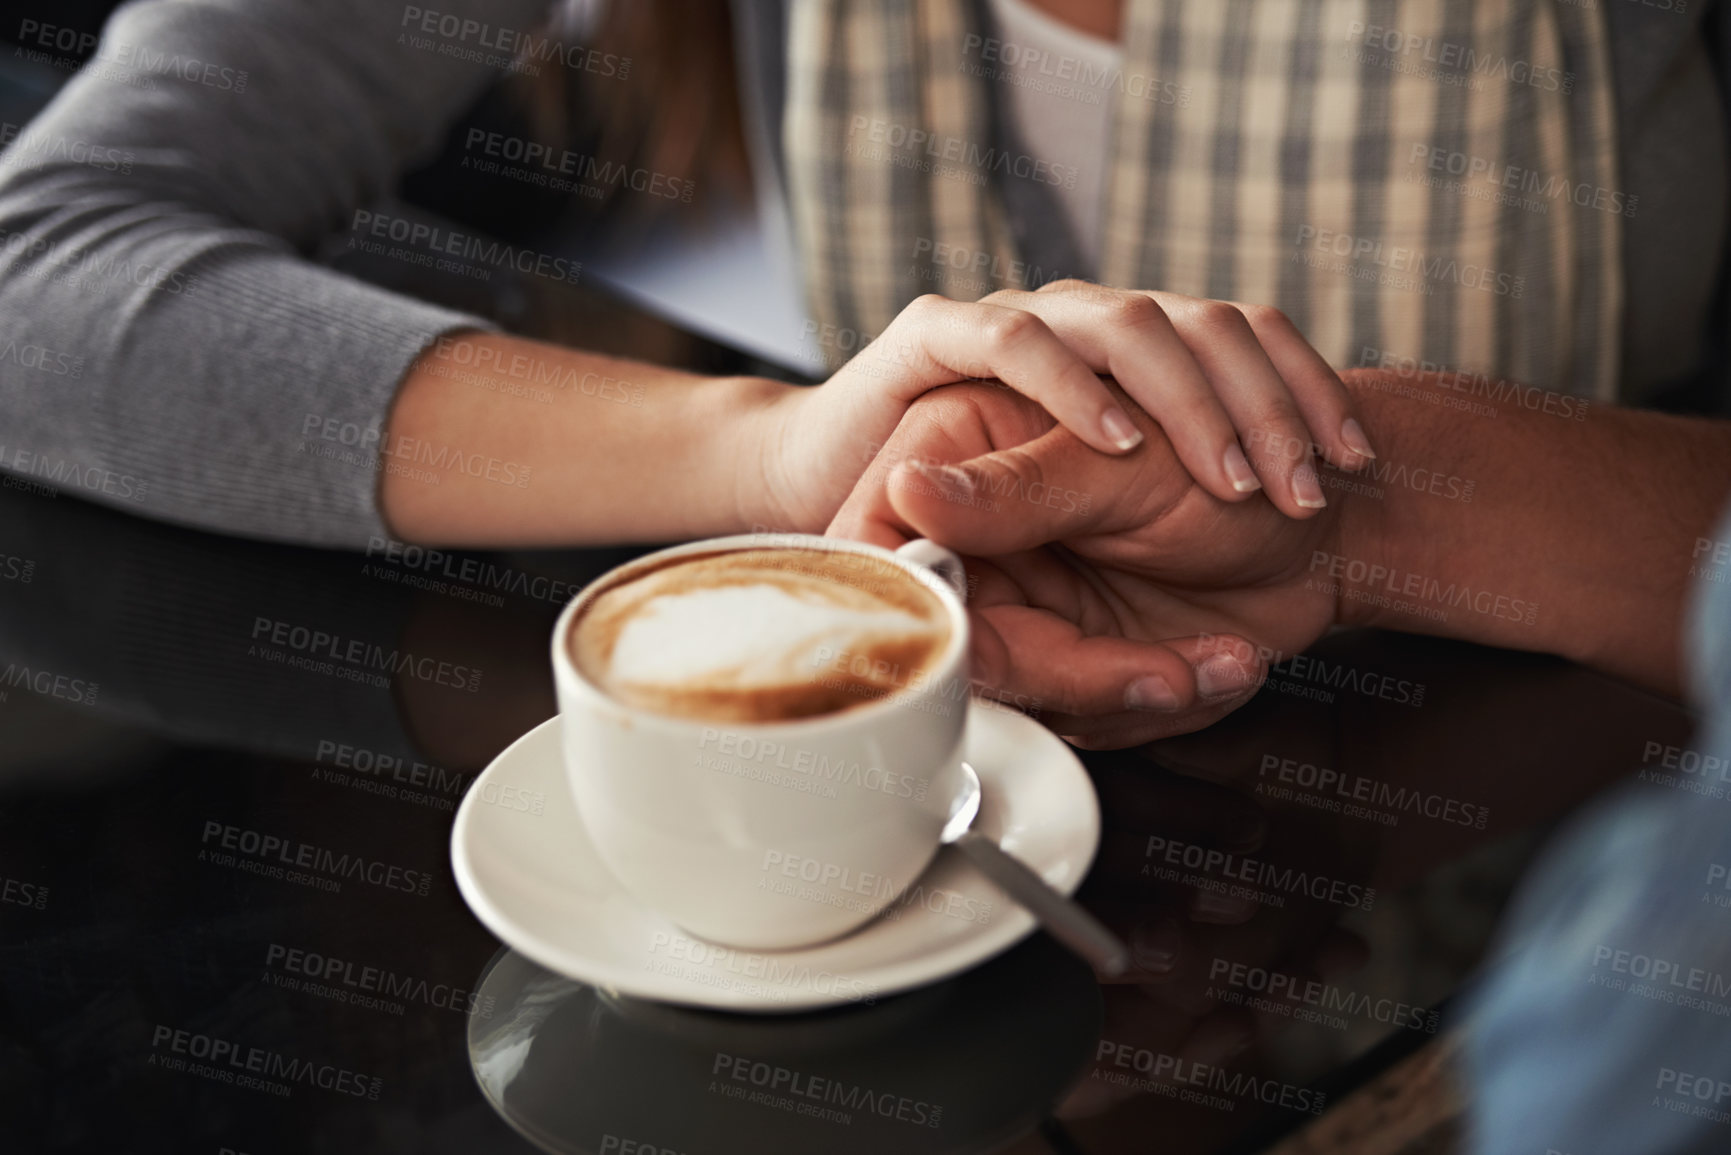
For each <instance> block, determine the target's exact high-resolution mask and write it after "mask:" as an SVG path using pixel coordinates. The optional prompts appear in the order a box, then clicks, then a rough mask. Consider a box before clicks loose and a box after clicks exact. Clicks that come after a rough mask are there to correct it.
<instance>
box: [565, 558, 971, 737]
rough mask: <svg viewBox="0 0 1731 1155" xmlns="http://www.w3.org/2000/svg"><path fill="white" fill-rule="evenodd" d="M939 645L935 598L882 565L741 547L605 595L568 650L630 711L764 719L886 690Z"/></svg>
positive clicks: (675, 565)
mask: <svg viewBox="0 0 1731 1155" xmlns="http://www.w3.org/2000/svg"><path fill="white" fill-rule="evenodd" d="M948 641H949V626H948V622H947V617H946V613H945V610H944V606H943V603H942V602H941V601H939V599H938V598H937V597H936V596H935V595H934V594H932V593H931V591H929V590H927V589H926V588H925V587H924V586H922V585H921V584H920V583H919V582H918V581H916V580H914V579H913V578H911V577H909V576H908V574H907V573H906V572H904V571H903V570H901V569H900V568H898V567H896V566H894V565H891V564H889V563H886V562H884V561H883V560H882V559H879V558H874V557H870V556H868V555H863V554H847V553H825V552H821V551H817V550H741V551H738V552H735V553H725V554H711V555H707V556H703V557H697V558H690V559H683V558H682V559H679V560H678V561H674V562H671V563H669V564H667V565H665V566H662V567H659V568H657V569H654V570H651V571H650V572H648V573H647V574H643V575H639V576H635V577H633V578H631V579H629V580H627V581H624V582H622V583H621V584H620V585H618V586H616V587H615V588H613V589H610V590H607V591H606V592H604V593H603V594H601V596H600V597H598V598H596V599H595V602H594V604H593V605H592V606H590V607H589V608H588V609H587V610H586V611H585V612H584V614H583V615H582V617H581V618H579V619H578V621H577V624H576V626H575V627H574V629H573V633H572V639H571V651H572V658H573V659H574V660H575V661H576V663H577V666H578V668H579V669H581V670H582V671H583V672H584V674H585V675H586V676H587V677H588V678H589V679H590V680H591V681H593V682H594V683H595V684H596V685H598V686H599V687H600V688H601V689H602V690H603V691H604V692H605V693H606V694H607V695H608V696H609V697H612V698H615V699H617V700H618V701H621V702H624V703H626V704H627V705H631V706H637V707H640V708H642V709H646V710H652V711H655V712H657V713H665V714H675V715H679V716H682V717H692V718H702V719H713V720H721V721H773V720H785V719H793V718H803V717H811V716H814V715H820V714H829V713H835V712H838V711H841V710H846V709H849V708H852V707H856V706H861V705H864V704H866V703H868V702H872V701H875V700H877V699H879V698H883V697H886V696H888V695H890V694H893V693H895V692H896V691H897V690H900V689H903V688H905V687H907V686H908V685H910V684H914V683H915V682H916V681H918V680H919V678H920V677H921V676H922V675H923V674H924V673H925V671H926V670H927V669H928V668H929V667H930V666H931V665H932V664H933V663H935V662H936V660H937V659H938V658H939V656H941V655H942V653H943V651H944V647H945V645H946V644H947V643H948ZM840 655H846V656H847V658H848V660H847V661H843V662H838V661H837V660H836V659H837V657H838V656H840Z"/></svg>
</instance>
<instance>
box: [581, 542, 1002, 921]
mask: <svg viewBox="0 0 1731 1155" xmlns="http://www.w3.org/2000/svg"><path fill="white" fill-rule="evenodd" d="M747 549H749V550H761V549H797V550H816V551H823V552H829V553H845V554H849V555H858V556H859V557H860V558H861V561H862V563H863V562H866V561H867V560H868V559H869V560H870V562H871V563H873V564H884V565H890V566H894V567H895V568H897V569H899V570H901V571H903V572H904V573H906V574H907V575H909V576H910V577H912V578H913V579H914V580H915V581H917V582H919V583H920V584H921V585H923V586H924V587H925V588H927V589H928V590H930V591H932V592H933V593H934V594H936V595H937V597H938V598H939V600H940V601H941V602H942V603H943V606H944V609H945V612H946V613H947V615H948V620H949V629H950V636H949V641H948V643H947V645H946V646H945V648H944V650H943V652H942V654H941V655H940V656H939V657H938V658H937V659H936V660H935V661H934V662H932V663H931V664H930V665H929V666H928V667H927V669H926V670H925V673H924V674H923V675H922V676H920V677H918V678H914V679H910V680H909V683H908V684H906V685H904V686H902V687H900V688H898V689H897V690H896V691H895V692H894V693H892V694H890V695H889V696H888V697H884V698H880V699H877V700H876V701H873V702H870V703H868V704H865V705H860V706H855V707H853V708H851V709H847V710H843V711H840V712H838V713H833V714H825V715H822V716H818V717H811V718H801V719H797V720H792V721H777V722H752V723H739V722H719V721H703V720H699V719H692V718H682V717H673V716H669V715H665V714H656V713H651V712H649V711H646V710H642V709H638V708H634V707H632V706H628V705H625V704H624V703H622V702H620V701H618V700H616V699H614V698H610V697H608V696H607V695H606V694H605V693H604V692H603V691H602V690H601V689H600V688H599V687H598V686H596V685H595V684H594V682H592V681H591V680H590V679H588V678H587V677H585V676H584V674H583V672H582V671H581V670H580V669H579V668H578V667H577V664H576V663H575V662H574V661H573V660H572V657H571V652H570V647H569V645H568V644H567V643H568V639H569V636H570V631H571V629H572V623H573V622H575V621H576V620H577V619H578V617H579V616H580V615H581V614H582V613H583V611H584V609H585V608H586V607H587V606H588V605H589V604H590V603H591V602H592V601H594V599H595V598H596V597H597V596H599V595H600V594H601V593H602V592H604V591H605V590H606V589H609V588H612V587H613V586H615V585H618V584H619V583H621V582H623V581H628V580H630V579H631V578H632V577H633V576H635V575H636V574H638V573H640V572H642V571H645V570H648V569H653V568H657V567H660V566H663V565H665V564H666V563H668V562H670V561H673V560H676V559H678V558H681V557H686V556H691V555H699V554H714V553H718V552H726V551H731V550H747ZM963 583H964V576H963V571H962V563H961V560H960V559H959V558H957V557H956V555H955V554H953V553H951V552H950V551H948V550H946V549H944V548H943V547H941V546H938V545H935V544H933V543H931V542H928V541H914V542H909V543H908V544H907V545H905V546H903V547H902V548H901V549H900V550H897V551H895V552H893V553H892V552H891V551H889V550H886V549H882V548H880V547H877V546H872V545H865V544H862V543H859V542H846V541H837V540H834V539H831V538H823V537H816V536H812V535H807V534H750V535H741V536H737V537H724V538H715V539H711V540H708V541H699V542H692V543H690V544H687V545H682V546H676V547H674V548H672V549H667V550H662V551H660V552H657V553H654V554H650V555H648V556H646V557H643V558H639V559H637V560H636V561H634V562H631V563H629V564H627V565H625V566H621V567H620V568H618V569H616V570H614V571H612V572H611V573H609V574H607V575H605V576H603V577H601V578H599V579H598V580H596V581H595V582H593V583H592V584H590V585H589V586H588V587H587V588H585V589H584V590H583V592H582V593H580V594H579V595H578V596H577V598H576V599H575V600H574V601H572V603H571V604H570V605H568V606H566V607H565V612H564V613H562V614H560V615H559V622H558V624H557V625H556V626H555V627H554V630H553V673H554V681H555V686H556V689H557V693H558V700H559V713H560V718H561V723H562V729H563V733H564V750H565V772H566V778H567V780H568V781H569V782H570V785H571V792H572V795H573V797H574V798H575V800H576V803H577V810H578V813H579V814H580V815H581V816H582V820H583V824H584V827H585V828H586V830H587V831H588V834H589V837H590V840H591V841H592V842H593V843H594V846H595V849H596V851H597V853H598V854H599V855H600V857H601V859H602V861H603V862H604V863H606V865H607V867H608V869H609V870H611V871H612V873H613V875H614V876H615V877H616V878H617V879H618V880H619V882H620V884H621V885H622V886H623V887H624V888H625V889H626V890H627V891H628V892H629V893H630V894H631V895H632V896H633V897H634V898H635V899H637V900H638V901H639V902H641V903H643V904H644V905H645V906H648V907H650V908H652V909H653V910H655V911H657V912H659V913H660V914H662V915H664V916H665V917H667V918H668V919H670V920H671V921H672V922H674V923H675V924H676V925H678V926H679V927H680V928H682V929H683V930H685V931H688V932H689V933H691V934H693V935H696V936H698V937H699V938H704V939H708V940H710V941H712V942H717V943H722V944H724V945H728V946H735V947H745V948H750V949H756V950H778V949H787V948H792V947H798V946H807V945H811V944H814V943H819V942H824V941H826V940H828V939H832V938H836V937H838V936H840V935H844V934H846V933H848V932H849V931H852V930H854V929H856V928H858V927H859V926H861V925H863V924H864V923H866V922H869V921H870V920H871V919H873V918H874V917H876V916H877V915H878V914H879V913H881V912H882V911H883V910H884V909H885V908H886V907H888V906H889V905H890V904H891V903H892V902H893V901H894V900H895V899H896V898H897V897H898V895H899V894H900V893H901V891H902V890H904V889H906V888H907V887H908V886H909V885H911V884H912V883H913V882H914V881H915V880H916V879H917V878H918V877H919V875H920V874H921V873H922V872H923V871H924V870H925V868H926V866H927V865H928V864H929V863H930V862H931V859H932V856H933V855H934V854H935V853H936V851H937V848H938V841H939V835H940V833H941V832H942V830H943V825H944V821H945V819H946V818H947V817H948V815H949V813H950V810H951V806H952V804H953V802H954V801H955V799H956V798H957V796H958V794H959V792H960V791H961V789H962V782H961V769H960V764H961V759H962V743H963V739H964V736H965V730H966V724H967V714H968V669H967V660H968V615H967V610H966V608H965V607H964V605H963V600H962V595H961V594H960V593H959V592H958V591H959V590H961V589H962V588H964V584H963ZM826 656H827V655H826ZM833 660H834V661H836V662H845V661H847V660H848V657H847V655H844V654H838V655H833ZM838 668H839V667H838Z"/></svg>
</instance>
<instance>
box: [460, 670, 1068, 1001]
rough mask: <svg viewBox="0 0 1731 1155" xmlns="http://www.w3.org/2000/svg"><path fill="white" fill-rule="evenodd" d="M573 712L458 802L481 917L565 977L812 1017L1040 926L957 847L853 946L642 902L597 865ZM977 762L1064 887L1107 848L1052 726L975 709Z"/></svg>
mask: <svg viewBox="0 0 1731 1155" xmlns="http://www.w3.org/2000/svg"><path fill="white" fill-rule="evenodd" d="M559 725H560V721H559V719H558V718H552V719H549V720H548V721H546V722H543V723H542V724H541V725H539V726H537V727H535V728H534V729H533V730H531V731H529V732H528V733H527V734H525V735H523V736H522V737H521V738H519V739H517V741H515V742H513V743H512V744H511V745H510V746H509V747H507V748H506V749H505V751H504V752H503V753H501V754H500V755H499V756H498V757H497V758H495V759H494V760H493V764H492V765H491V766H488V767H487V769H486V771H485V772H484V773H482V775H481V776H480V777H479V778H478V779H476V780H475V783H474V785H473V786H471V787H470V789H469V792H468V794H467V795H466V796H465V797H464V799H463V803H462V805H461V806H460V807H458V809H457V820H456V825H455V826H454V827H453V829H452V831H451V862H452V865H453V866H454V867H455V868H456V873H457V886H458V889H460V890H461V891H462V893H463V898H464V899H465V900H466V901H467V902H468V904H469V907H470V909H471V910H473V911H474V912H475V916H476V917H477V918H479V919H480V920H481V922H482V923H483V924H484V925H485V926H486V927H487V929H488V930H490V931H492V932H493V933H494V934H495V935H497V936H498V937H499V938H500V939H502V940H504V942H505V943H507V944H508V945H510V946H512V947H514V948H516V949H517V950H518V951H520V952H522V953H523V954H524V955H527V956H528V957H529V958H531V959H533V960H534V961H536V962H538V963H540V964H541V965H542V966H544V967H547V968H548V969H550V970H553V971H557V972H558V973H560V974H563V975H566V976H568V977H570V978H574V979H577V980H579V981H581V982H586V983H591V984H594V985H595V986H598V987H603V988H607V989H611V990H614V991H618V992H619V993H621V994H626V995H633V996H636V997H638V998H645V999H657V1000H660V1001H662V1002H671V1003H685V1004H690V1005H696V1006H707V1007H715V1008H719V1009H721V1010H729V1011H755V1012H763V1011H771V1012H773V1011H799V1010H808V1009H811V1008H813V1007H826V1006H835V1005H839V1004H844V1003H852V1002H861V1001H870V1000H872V999H875V998H878V997H881V996H884V995H888V994H891V993H893V992H895V991H902V990H906V989H908V988H910V987H916V986H920V985H922V984H925V983H931V982H935V981H937V980H938V979H942V978H946V977H948V976H949V975H952V974H955V973H956V972H958V971H961V970H965V969H966V968H968V967H971V966H974V965H975V964H977V963H980V962H982V961H984V960H986V959H988V958H991V957H992V956H993V955H996V954H998V953H999V952H1000V951H1003V950H1005V949H1006V948H1008V947H1010V946H1012V945H1014V944H1015V943H1016V942H1018V941H1020V940H1021V939H1022V938H1024V937H1025V936H1026V935H1027V934H1028V933H1029V931H1031V930H1033V928H1034V918H1033V916H1032V915H1030V914H1028V913H1027V912H1026V911H1025V910H1023V909H1022V908H1021V907H1019V906H1016V905H1015V904H1013V903H1011V902H1010V900H1009V899H1008V898H1006V897H1005V896H1004V894H1003V892H1002V891H1000V890H999V889H998V888H997V887H996V886H995V885H994V884H993V883H991V882H990V881H988V880H987V879H986V878H985V877H984V876H983V875H981V874H979V873H978V872H976V871H975V870H974V868H973V867H972V866H970V865H969V864H968V863H967V862H966V861H965V860H964V859H963V858H962V857H961V856H960V855H958V854H957V853H955V852H954V851H952V850H948V849H946V850H942V851H940V852H939V854H938V857H937V858H936V860H934V861H933V863H932V865H931V867H930V869H928V870H927V871H926V873H925V874H923V875H922V876H921V877H920V879H919V880H918V882H916V883H915V884H914V886H913V887H911V888H910V892H909V893H910V896H911V897H912V898H913V899H914V901H912V902H908V901H905V900H904V903H903V904H902V905H901V906H899V907H896V908H892V910H891V911H890V912H887V913H886V914H885V915H883V916H881V917H879V918H878V919H876V920H875V921H873V922H871V923H868V924H867V925H866V926H865V927H863V928H862V929H860V930H858V931H856V932H854V933H853V934H851V935H848V936H847V937H845V938H841V939H837V940H835V941H833V942H828V943H824V944H823V945H821V946H815V947H807V948H804V949H801V950H791V951H773V952H760V951H748V950H736V949H733V948H729V947H722V946H716V945H714V944H711V943H708V942H705V941H703V940H702V939H698V938H695V937H693V936H691V935H689V934H687V933H686V932H684V931H682V930H680V929H679V928H677V927H675V926H674V925H673V924H672V923H670V922H668V921H667V920H666V919H664V918H662V917H661V916H660V915H658V914H656V913H655V912H654V911H651V910H648V909H646V908H645V907H643V906H641V905H639V904H638V903H637V902H636V900H634V899H633V898H631V896H629V895H628V894H626V893H625V891H624V890H623V889H622V888H621V887H620V886H619V884H618V883H617V882H616V881H615V880H614V878H613V876H612V874H611V873H609V872H608V870H607V868H606V867H605V866H603V865H602V863H601V860H600V859H599V858H597V857H596V855H595V851H594V849H593V847H592V846H591V845H590V842H589V839H588V836H587V835H586V834H585V833H584V830H583V824H582V822H580V821H579V820H578V817H577V810H576V806H575V805H574V804H573V802H572V800H571V793H570V790H569V789H568V788H567V786H566V784H565V772H564V767H563V766H562V764H561V758H560V742H559ZM967 759H968V761H969V762H970V763H972V764H973V766H974V768H975V769H976V770H978V771H979V774H980V782H981V785H982V786H983V787H984V795H983V797H982V799H981V804H980V815H979V818H978V819H976V820H975V823H974V826H975V828H976V829H978V830H980V831H982V832H984V833H986V834H989V835H991V836H992V837H993V838H995V839H997V840H998V842H1000V843H1001V844H1002V845H1003V847H1004V848H1005V849H1006V850H1008V851H1010V853H1012V854H1014V855H1015V856H1016V857H1017V858H1019V859H1021V860H1022V861H1023V862H1025V863H1027V864H1028V865H1029V866H1031V867H1033V869H1034V870H1035V871H1036V872H1038V873H1039V874H1040V875H1041V876H1042V877H1044V878H1045V880H1046V881H1047V882H1049V883H1050V884H1052V885H1053V886H1054V887H1056V888H1057V889H1058V890H1060V891H1062V892H1063V893H1065V894H1069V893H1071V892H1073V891H1074V890H1075V889H1076V887H1077V886H1078V885H1080V884H1081V881H1082V876H1083V875H1084V874H1086V873H1087V870H1088V866H1089V864H1090V863H1091V862H1092V861H1093V858H1094V851H1095V849H1096V848H1097V847H1098V846H1099V843H1100V806H1099V802H1098V801H1097V800H1096V799H1095V797H1094V787H1093V784H1092V783H1091V782H1090V781H1089V780H1088V775H1087V774H1086V772H1084V771H1083V769H1082V764H1081V762H1080V761H1079V760H1078V759H1077V758H1076V755H1075V754H1074V753H1072V752H1071V750H1070V747H1069V746H1067V745H1066V744H1065V743H1064V742H1063V741H1062V740H1061V739H1059V738H1058V737H1057V736H1056V735H1054V734H1053V733H1052V732H1051V731H1049V730H1047V729H1046V728H1045V727H1044V726H1041V725H1040V724H1039V723H1037V722H1035V721H1033V720H1032V719H1030V718H1027V717H1024V716H1023V715H1021V714H1017V713H1012V712H1010V711H1007V710H1004V709H1000V708H991V707H987V706H983V705H981V704H980V703H978V702H974V703H972V704H971V706H970V708H969V713H968V743H967Z"/></svg>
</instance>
